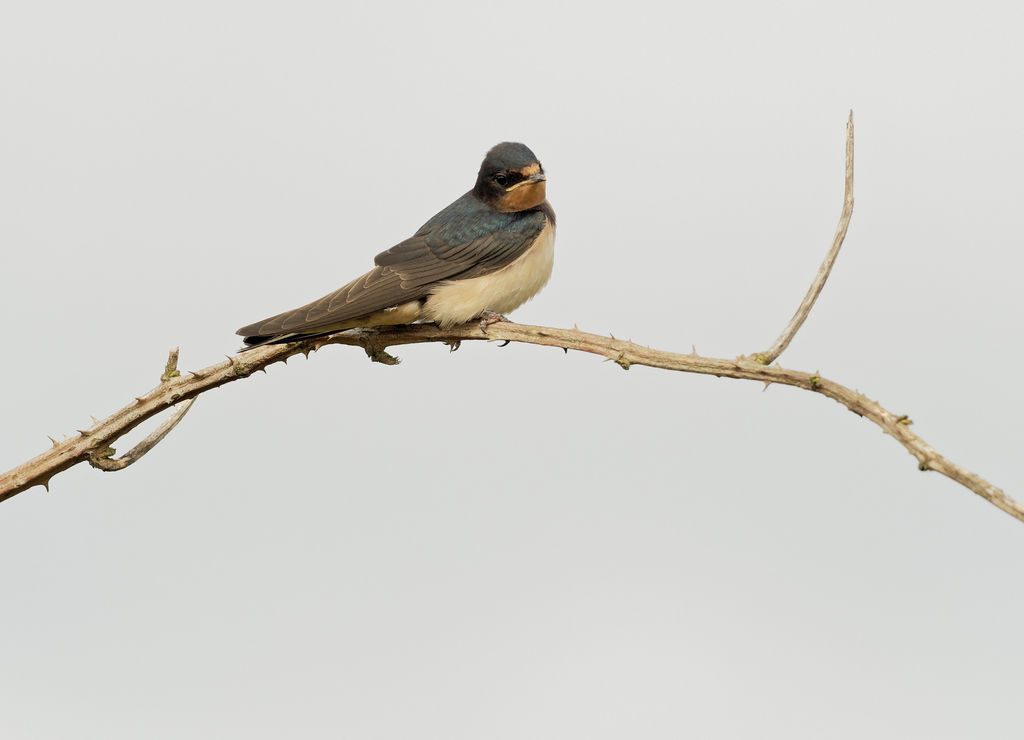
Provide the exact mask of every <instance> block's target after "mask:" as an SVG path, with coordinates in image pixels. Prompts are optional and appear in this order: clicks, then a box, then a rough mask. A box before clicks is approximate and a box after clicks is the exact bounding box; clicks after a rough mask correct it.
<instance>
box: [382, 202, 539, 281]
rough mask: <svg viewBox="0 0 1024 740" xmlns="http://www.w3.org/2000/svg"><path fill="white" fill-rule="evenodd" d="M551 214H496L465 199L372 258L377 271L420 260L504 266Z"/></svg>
mask: <svg viewBox="0 0 1024 740" xmlns="http://www.w3.org/2000/svg"><path fill="white" fill-rule="evenodd" d="M549 222H550V223H551V224H552V225H554V211H552V210H551V207H550V206H549V205H548V204H547V203H544V204H543V207H541V208H536V209H532V210H529V211H519V212H511V213H505V212H502V211H496V210H494V209H493V208H491V207H489V206H487V205H486V204H484V203H483V202H481V201H480V200H479V199H478V198H476V197H475V196H474V195H473V193H472V191H470V192H468V193H466V194H465V195H463V196H462V197H461V198H459V199H458V200H456V201H454V202H453V203H451V204H450V205H449V206H447V207H446V208H444V209H442V210H441V211H439V212H438V213H436V214H435V215H434V216H433V217H431V218H430V219H429V220H428V221H427V222H426V223H425V224H423V226H421V227H420V228H419V229H417V231H416V233H415V234H413V235H412V236H411V237H409V238H408V239H406V240H405V241H402V242H400V243H398V244H396V245H395V246H393V247H391V248H390V249H388V250H385V251H384V252H381V253H380V254H378V255H377V256H376V258H374V262H375V263H376V264H377V265H378V266H393V267H400V266H401V265H404V264H408V263H410V262H414V263H415V262H421V261H423V260H431V261H432V260H440V261H454V262H459V263H466V262H469V263H473V262H480V261H487V262H494V261H497V262H501V263H507V262H508V261H511V259H514V258H515V257H516V256H518V254H519V253H521V252H522V251H523V250H525V249H526V248H527V247H529V245H530V244H532V243H533V241H534V240H535V239H536V238H537V236H539V235H540V233H541V231H543V230H544V227H545V226H546V225H548V223H549Z"/></svg>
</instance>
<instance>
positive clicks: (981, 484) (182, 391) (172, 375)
mask: <svg viewBox="0 0 1024 740" xmlns="http://www.w3.org/2000/svg"><path fill="white" fill-rule="evenodd" d="M845 185H846V186H845V192H844V199H843V209H842V215H841V216H840V219H839V225H838V227H837V229H836V234H835V238H834V239H833V243H832V246H831V248H830V250H829V253H828V255H827V256H826V258H825V261H824V262H823V264H822V266H821V267H820V268H819V270H818V273H817V275H816V276H815V278H814V281H813V282H812V284H811V288H810V289H809V290H808V292H807V295H806V296H805V297H804V300H803V301H802V302H801V304H800V307H799V308H798V310H797V312H796V314H795V315H794V316H793V318H792V319H791V321H790V322H789V324H788V325H787V326H786V328H785V330H784V331H783V332H782V334H781V335H780V337H779V338H778V339H777V340H776V341H775V343H774V344H773V345H772V347H771V348H770V349H768V350H766V351H764V352H759V353H755V354H753V355H751V356H749V357H744V356H741V357H739V358H736V359H720V358H712V357H701V356H699V355H697V354H696V352H693V353H690V354H678V353H673V352H666V351H662V350H656V349H651V348H650V347H644V346H641V345H638V344H634V343H633V342H628V341H622V340H619V339H615V338H614V337H604V336H599V335H596V334H589V333H587V332H582V331H579V330H578V329H575V328H573V329H557V328H550V327H543V326H528V325H525V324H515V323H512V322H501V323H497V324H492V325H491V326H489V327H487V329H486V331H485V330H484V329H483V328H482V327H481V326H480V324H479V323H478V322H471V323H468V324H465V325H463V326H456V327H454V328H452V329H449V330H445V331H442V330H440V329H438V328H437V327H436V326H433V325H428V324H415V325H406V326H394V327H380V328H377V329H372V330H370V329H353V330H349V331H344V332H340V333H338V334H334V335H331V336H328V337H318V338H316V339H307V340H303V341H299V342H291V343H288V344H277V345H268V346H264V347H258V348H256V349H253V350H249V351H246V352H244V353H242V354H240V355H236V356H233V357H228V358H227V359H226V360H224V361H222V362H219V363H217V364H215V365H211V366H210V367H207V368H204V369H202V370H196V371H190V372H185V373H184V374H182V373H180V372H179V371H178V369H177V357H178V355H177V350H172V351H171V355H170V357H169V358H168V361H167V365H166V367H165V369H164V372H163V374H162V375H161V378H160V384H159V385H157V386H156V387H155V388H153V389H152V390H150V391H149V392H148V393H146V394H144V395H142V396H139V397H137V398H136V399H135V400H134V401H133V402H132V403H130V404H128V405H127V406H125V407H124V408H122V409H120V410H118V411H116V412H114V413H113V414H111V415H110V416H108V417H107V418H106V419H103V420H101V421H98V422H96V424H94V425H93V426H92V427H90V428H89V429H85V430H80V431H79V433H78V435H77V436H75V437H71V438H69V439H65V440H63V441H59V442H58V441H56V440H52V441H53V446H52V447H51V449H49V450H47V451H46V452H44V453H43V454H41V455H39V456H38V457H35V458H33V459H32V460H29V461H28V462H26V463H24V464H22V465H19V466H18V467H16V468H14V469H12V470H10V471H8V472H7V473H3V474H0V501H3V500H6V499H8V498H11V497H12V496H15V495H16V494H18V493H20V492H22V491H25V490H27V489H29V488H32V487H33V486H37V485H42V486H47V487H48V485H49V482H50V479H51V478H52V477H53V476H54V475H56V474H57V473H60V472H61V471H63V470H67V469H68V468H70V467H72V466H74V465H77V464H79V463H82V462H89V463H90V464H91V465H93V466H94V467H98V468H100V469H102V470H108V471H111V470H121V469H123V468H125V467H127V466H128V465H130V464H132V463H134V462H136V461H137V460H138V459H139V458H141V457H142V456H143V455H144V454H145V453H146V452H148V451H149V450H150V449H152V447H153V446H155V445H156V444H157V443H158V442H159V441H160V440H161V439H163V437H164V436H166V435H167V434H168V433H169V432H170V431H171V429H173V428H174V426H175V425H176V424H177V423H178V422H179V421H180V420H181V418H182V417H183V416H184V415H185V413H186V412H187V411H188V408H189V407H190V406H191V404H192V402H193V401H194V399H196V398H197V397H198V396H200V395H201V394H203V393H205V392H206V391H209V390H212V389H213V388H217V387H219V386H222V385H225V384H226V383H231V382H233V381H236V380H239V379H241V378H246V377H249V376H250V375H252V374H253V373H254V372H257V371H260V370H265V369H266V368H267V367H268V366H269V365H272V364H274V363H277V362H285V361H287V360H288V358H289V357H293V356H294V355H297V354H304V355H306V356H308V355H309V353H310V352H312V351H315V350H318V349H320V348H321V347H323V346H326V345H330V344H344V345H351V346H358V347H362V348H363V349H364V350H365V351H366V354H367V355H368V356H369V357H370V358H371V359H372V360H374V361H376V362H382V363H384V364H396V363H397V362H398V360H397V358H395V357H393V356H392V355H390V354H388V352H387V351H386V350H387V348H388V347H394V346H400V345H404V344H420V343H425V342H437V343H443V344H447V345H449V346H451V347H452V348H455V347H457V346H458V344H459V343H460V342H464V341H473V340H487V341H503V342H521V343H524V344H538V345H543V346H549V347H559V348H562V349H564V350H565V351H566V352H568V351H569V350H574V351H578V352H588V353H591V354H595V355H600V356H602V357H604V358H606V359H607V360H610V361H612V362H615V363H616V364H617V365H619V366H620V367H621V368H623V369H625V370H628V369H629V368H630V367H631V366H632V365H644V366H647V367H653V368H660V369H664V370H676V371H680V372H686V373H698V374H703V375H715V376H717V377H723V378H736V379H740V380H756V381H759V382H762V383H765V384H767V385H770V384H772V383H779V384H782V385H790V386H794V387H796V388H802V389H804V390H808V391H812V392H814V393H820V394H821V395H823V396H826V397H828V398H831V399H832V400H834V401H836V402H838V403H840V404H842V405H843V406H845V407H846V408H848V409H849V410H850V411H852V412H854V413H855V414H857V415H858V416H862V417H864V418H866V419H869V420H870V421H872V422H874V423H875V424H877V425H878V426H879V427H880V428H881V429H882V430H883V431H884V432H885V433H886V434H889V435H890V436H892V437H893V438H894V439H896V440H897V441H898V442H899V443H900V444H902V445H903V446H904V447H905V448H906V449H907V451H908V452H910V454H911V455H913V456H914V458H915V459H916V460H917V464H918V467H919V468H920V469H921V470H934V471H935V472H938V473H941V474H942V475H945V476H946V477H948V478H950V479H952V480H954V481H956V482H957V483H959V484H961V485H962V486H964V487H966V488H967V489H969V490H971V491H973V492H974V493H976V494H977V495H979V496H981V497H982V498H983V499H985V500H986V501H988V502H989V503H991V504H993V505H995V506H997V507H998V508H1000V509H1002V510H1003V511H1005V512H1006V513H1008V514H1010V515H1011V516H1013V517H1014V518H1016V519H1018V520H1020V521H1022V522H1024V506H1022V505H1021V504H1019V503H1017V502H1016V501H1014V500H1013V499H1011V498H1010V497H1009V496H1007V495H1006V494H1005V493H1004V492H1003V491H1002V490H1000V489H999V488H997V487H996V486H994V485H992V484H991V483H989V482H988V481H986V480H985V479H984V478H982V477H980V476H978V475H975V474H974V473H971V472H968V471H967V470H965V469H964V468H962V467H960V466H959V465H956V464H955V463H953V462H951V461H950V460H948V459H946V458H945V457H943V456H942V455H940V454H939V453H938V452H936V450H935V449H933V448H932V447H931V446H930V445H928V444H927V443H926V442H925V441H924V440H922V439H921V438H920V437H919V436H917V435H916V434H915V433H914V432H912V431H911V430H910V424H911V421H910V419H908V418H907V416H906V415H898V414H894V413H892V412H891V411H888V410H887V409H885V408H883V407H882V406H881V405H880V404H879V403H877V402H876V401H873V400H870V399H869V398H867V397H865V396H864V395H863V394H861V393H858V392H857V391H854V390H852V389H850V388H848V387H846V386H843V385H840V384H839V383H836V382H834V381H831V380H828V379H826V378H823V377H821V376H820V375H818V374H817V373H807V372H801V371H798V370H789V369H786V368H782V367H779V366H778V365H770V363H772V362H773V361H774V360H775V359H776V358H777V357H778V356H779V354H780V353H781V352H782V351H783V350H784V349H785V348H786V347H787V346H788V344H789V342H790V341H791V340H792V338H793V336H794V335H795V334H796V332H797V331H798V330H799V328H800V326H801V324H802V323H803V321H804V319H806V317H807V315H808V313H809V312H810V310H811V307H812V306H813V305H814V301H815V299H816V298H817V296H818V294H820V292H821V289H822V287H823V286H824V284H825V281H826V280H827V278H828V274H829V272H830V271H831V269H832V265H833V264H834V263H835V259H836V256H837V255H838V253H839V249H840V247H841V246H842V243H843V239H844V237H845V235H846V229H847V226H848V225H849V222H850V216H851V214H852V211H853V117H852V114H851V116H850V119H849V121H848V123H847V139H846V168H845ZM176 405H177V406H178V408H177V410H176V412H175V413H174V414H173V415H172V417H171V418H169V419H168V420H167V421H166V422H165V423H164V424H163V425H162V426H161V427H160V428H159V429H157V430H156V431H155V432H154V433H153V434H151V435H149V436H148V437H147V438H146V439H144V440H143V441H142V442H140V443H139V444H138V445H136V446H135V447H134V448H133V449H132V450H131V451H130V452H128V453H127V454H125V455H124V456H122V457H121V458H114V455H115V452H114V449H113V445H114V443H115V442H116V441H117V440H118V439H120V438H121V437H122V436H124V435H125V434H126V433H128V432H129V431H131V430H132V429H134V428H135V427H136V426H138V425H139V424H141V423H142V422H143V421H145V420H146V419H149V418H152V417H153V416H156V415H157V414H159V413H161V412H163V411H165V410H167V409H170V408H172V407H174V406H176Z"/></svg>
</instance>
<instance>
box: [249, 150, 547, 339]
mask: <svg viewBox="0 0 1024 740" xmlns="http://www.w3.org/2000/svg"><path fill="white" fill-rule="evenodd" d="M554 242H555V212H554V209H552V207H551V204H550V203H548V201H547V177H546V175H545V173H544V168H543V167H542V166H541V164H540V161H539V160H538V159H537V157H536V155H535V154H534V153H533V152H532V151H530V149H529V147H527V146H526V145H525V144H520V143H518V142H510V141H505V142H502V143H500V144H497V145H495V146H494V147H492V148H491V149H490V150H489V151H488V152H487V155H486V156H485V157H484V160H483V162H482V164H481V165H480V170H479V172H478V173H477V178H476V183H475V184H474V185H473V188H472V190H470V191H469V192H467V193H465V194H464V195H462V196H461V197H460V198H458V199H456V200H455V201H453V202H452V203H451V204H450V205H448V206H447V207H446V208H444V209H442V210H441V211H439V212H438V213H437V214H435V215H434V216H433V217H432V218H431V219H430V220H428V221H427V222H426V223H425V224H423V226H421V227H420V228H419V229H418V230H417V231H416V233H415V234H413V235H412V236H411V237H409V238H408V239H406V240H405V241H402V242H399V243H398V244H396V245H395V246H393V247H391V248H390V249H387V250H385V251H383V252H381V253H380V254H378V255H377V256H376V257H375V258H374V267H373V269H372V270H370V271H369V272H367V273H366V274H365V275H361V276H359V277H357V278H356V279H355V280H353V281H352V282H350V283H348V284H346V285H344V286H342V287H341V288H338V290H336V291H334V292H333V293H330V294H328V295H325V296H324V297H323V298H320V299H319V300H316V301H313V302H312V303H308V304H306V305H304V306H300V307H299V308H296V309H293V310H291V311H285V312H284V313H280V314H277V315H276V316H271V317H270V318H267V319H264V320H262V321H257V322H256V323H254V324H249V325H248V326H243V327H242V328H241V329H239V330H238V332H237V333H238V334H239V335H241V336H242V337H243V342H244V344H245V346H244V347H243V348H242V349H243V350H246V349H252V348H254V347H259V346H262V345H265V344H279V343H283V342H294V341H299V340H303V339H308V338H310V337H315V336H323V335H326V334H332V333H334V332H337V331H342V330H344V329H353V328H363V327H374V326H387V325H396V324H411V323H415V322H434V323H436V324H437V325H438V326H439V327H440V328H442V329H450V328H451V327H453V326H456V325H457V324H462V323H465V322H468V321H471V320H473V319H479V320H480V322H481V327H482V328H485V329H486V326H487V325H489V324H491V323H494V322H496V321H503V320H506V319H505V317H504V314H506V313H510V312H511V311H514V310H515V309H516V308H518V307H519V306H521V305H522V304H523V303H525V302H526V301H528V300H530V299H531V298H533V297H534V296H535V295H536V294H537V293H538V292H539V291H540V290H541V288H543V287H544V286H545V285H546V284H547V282H548V279H549V278H550V277H551V271H552V268H553V266H554Z"/></svg>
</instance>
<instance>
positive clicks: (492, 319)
mask: <svg viewBox="0 0 1024 740" xmlns="http://www.w3.org/2000/svg"><path fill="white" fill-rule="evenodd" d="M502 321H508V319H507V318H505V317H504V316H502V315H501V314H500V313H495V312H494V311H484V312H483V313H482V314H480V331H482V332H483V333H484V334H486V333H487V327H488V326H490V325H491V324H498V323H501V322H502Z"/></svg>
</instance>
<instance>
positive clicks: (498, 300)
mask: <svg viewBox="0 0 1024 740" xmlns="http://www.w3.org/2000/svg"><path fill="white" fill-rule="evenodd" d="M554 262H555V229H554V227H553V226H552V225H551V224H548V225H547V226H545V227H544V230H543V231H542V232H541V233H540V236H538V237H537V241H535V242H534V243H533V245H532V246H531V247H530V248H529V249H527V250H526V251H525V252H524V253H523V255H522V256H521V257H519V259H517V260H516V261H515V262H513V263H512V264H510V265H506V266H505V267H503V268H501V269H500V270H497V271H496V272H492V273H491V274H490V275H481V276H480V277H475V278H469V279H468V280H449V281H446V282H443V283H441V284H440V285H438V286H437V287H436V288H434V289H433V290H432V291H430V296H429V297H428V298H427V301H426V303H424V305H423V311H422V312H421V314H420V320H422V321H436V322H437V323H438V324H440V325H441V328H444V329H447V328H449V327H452V326H455V325H456V324H461V323H464V322H466V321H469V320H470V319H473V318H476V317H477V316H479V315H480V314H482V313H483V312H484V311H494V312H495V313H508V312H509V311H514V310H515V309H517V308H519V306H521V305H523V304H524V303H526V302H527V301H528V300H530V299H531V298H533V297H534V296H535V295H537V293H538V292H540V289H541V288H543V287H544V285H545V284H546V283H547V281H548V278H550V277H551V268H552V267H553V266H554Z"/></svg>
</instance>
